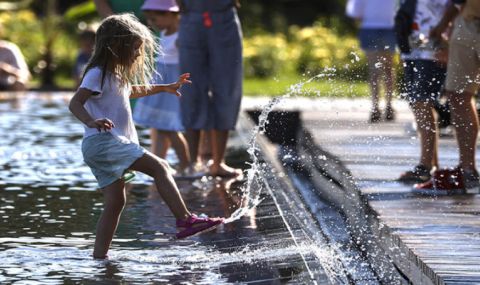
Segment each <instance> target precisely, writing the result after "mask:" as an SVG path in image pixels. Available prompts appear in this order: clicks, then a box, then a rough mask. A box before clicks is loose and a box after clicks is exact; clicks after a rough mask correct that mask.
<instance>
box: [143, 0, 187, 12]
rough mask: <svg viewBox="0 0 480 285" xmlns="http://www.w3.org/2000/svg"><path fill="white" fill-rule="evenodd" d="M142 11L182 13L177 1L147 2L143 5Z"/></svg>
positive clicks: (153, 0) (158, 0)
mask: <svg viewBox="0 0 480 285" xmlns="http://www.w3.org/2000/svg"><path fill="white" fill-rule="evenodd" d="M141 9H142V10H153V11H168V12H180V8H179V7H178V5H177V2H176V1H175V0H146V1H145V3H143V5H142V7H141Z"/></svg>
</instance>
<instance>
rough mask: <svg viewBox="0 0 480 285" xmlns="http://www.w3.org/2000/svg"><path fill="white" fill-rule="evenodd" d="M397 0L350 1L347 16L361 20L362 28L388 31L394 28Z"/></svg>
mask: <svg viewBox="0 0 480 285" xmlns="http://www.w3.org/2000/svg"><path fill="white" fill-rule="evenodd" d="M396 11H397V5H396V0H349V1H348V2H347V9H346V12H347V15H348V16H350V17H352V18H355V19H361V21H362V23H361V25H360V27H361V28H370V29H386V28H393V24H394V17H395V12H396Z"/></svg>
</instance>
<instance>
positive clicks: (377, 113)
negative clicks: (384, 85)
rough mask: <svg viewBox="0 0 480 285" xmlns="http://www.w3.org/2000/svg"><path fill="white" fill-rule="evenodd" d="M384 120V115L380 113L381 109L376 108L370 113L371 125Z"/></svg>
mask: <svg viewBox="0 0 480 285" xmlns="http://www.w3.org/2000/svg"><path fill="white" fill-rule="evenodd" d="M381 118H382V113H381V112H380V109H378V108H375V109H373V110H372V112H371V113H370V120H369V122H370V123H378V122H380V119H381Z"/></svg>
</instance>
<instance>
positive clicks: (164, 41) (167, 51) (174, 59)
mask: <svg viewBox="0 0 480 285" xmlns="http://www.w3.org/2000/svg"><path fill="white" fill-rule="evenodd" d="M161 36H162V37H161V38H160V43H161V45H162V50H163V55H160V56H159V58H158V59H157V60H158V61H159V62H161V63H164V64H178V61H179V59H178V47H177V38H178V33H173V34H171V35H165V32H162V35H161Z"/></svg>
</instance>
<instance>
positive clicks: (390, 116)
mask: <svg viewBox="0 0 480 285" xmlns="http://www.w3.org/2000/svg"><path fill="white" fill-rule="evenodd" d="M393 120H395V110H393V108H392V106H388V107H387V108H386V109H385V121H393Z"/></svg>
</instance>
